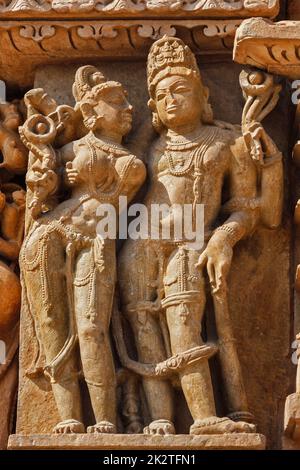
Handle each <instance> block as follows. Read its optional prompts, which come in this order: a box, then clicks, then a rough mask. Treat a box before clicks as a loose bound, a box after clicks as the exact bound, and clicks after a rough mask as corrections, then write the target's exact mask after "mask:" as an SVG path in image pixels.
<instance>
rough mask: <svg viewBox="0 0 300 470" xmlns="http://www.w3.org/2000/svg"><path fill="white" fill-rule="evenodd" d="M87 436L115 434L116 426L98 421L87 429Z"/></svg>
mask: <svg viewBox="0 0 300 470" xmlns="http://www.w3.org/2000/svg"><path fill="white" fill-rule="evenodd" d="M87 432H88V433H89V434H96V433H99V434H115V433H116V432H117V430H116V426H115V425H114V424H112V423H110V422H109V421H100V422H99V423H96V424H94V425H93V426H89V427H88V428H87Z"/></svg>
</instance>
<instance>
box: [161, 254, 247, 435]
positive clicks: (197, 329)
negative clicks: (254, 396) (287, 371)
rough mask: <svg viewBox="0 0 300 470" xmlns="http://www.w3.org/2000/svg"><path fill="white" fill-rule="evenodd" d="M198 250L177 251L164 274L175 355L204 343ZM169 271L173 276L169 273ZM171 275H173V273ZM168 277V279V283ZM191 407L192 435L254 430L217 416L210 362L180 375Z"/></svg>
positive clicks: (202, 287)
mask: <svg viewBox="0 0 300 470" xmlns="http://www.w3.org/2000/svg"><path fill="white" fill-rule="evenodd" d="M198 256H199V255H198V253H197V252H194V251H191V250H189V251H186V250H183V249H181V248H180V249H178V250H176V251H175V252H174V253H173V254H172V255H171V257H170V260H169V264H168V268H167V273H166V276H165V301H164V305H165V306H166V315H167V322H168V327H169V331H170V339H171V348H172V354H177V353H180V352H183V351H186V350H188V349H190V348H193V347H196V346H199V345H201V344H203V341H202V339H201V321H202V317H203V314H204V308H205V301H206V299H205V288H204V279H203V276H202V274H201V273H199V272H197V271H196V270H195V268H194V265H195V263H196V260H197V258H198ZM168 273H170V275H169V276H168ZM171 274H172V275H171ZM168 279H169V282H168ZM179 377H180V380H181V386H182V390H183V393H184V395H185V398H186V401H187V404H188V407H189V410H190V412H191V415H192V417H193V419H194V424H193V425H192V426H191V429H190V432H191V433H192V434H205V433H207V434H216V433H217V434H219V433H225V432H243V431H244V432H251V431H253V430H254V428H253V426H252V425H248V424H247V423H241V422H240V423H234V422H233V421H231V420H230V419H229V418H217V417H216V410H215V403H214V395H213V388H212V383H211V377H210V371H209V365H208V361H207V360H202V361H201V362H197V363H195V364H192V365H189V366H187V367H186V368H185V369H184V370H183V371H182V372H180V374H179Z"/></svg>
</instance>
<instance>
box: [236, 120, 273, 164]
mask: <svg viewBox="0 0 300 470" xmlns="http://www.w3.org/2000/svg"><path fill="white" fill-rule="evenodd" d="M244 139H245V142H246V145H247V148H248V149H249V151H250V154H251V156H252V158H253V160H255V161H256V162H257V163H259V164H261V165H263V164H264V163H265V159H267V158H271V157H274V156H275V155H277V154H278V153H279V151H278V148H277V146H276V144H275V143H274V142H273V140H272V139H271V137H270V136H269V135H268V134H267V132H266V131H265V129H264V128H263V126H262V125H261V124H260V123H259V122H253V123H251V124H250V125H249V127H248V129H247V131H246V133H245V134H244Z"/></svg>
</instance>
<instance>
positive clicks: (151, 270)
mask: <svg viewBox="0 0 300 470" xmlns="http://www.w3.org/2000/svg"><path fill="white" fill-rule="evenodd" d="M149 250H151V247H150V248H149V246H147V245H146V244H145V243H143V242H132V241H131V240H129V241H128V242H126V244H125V247H124V249H123V251H122V253H121V256H120V260H119V270H118V277H119V283H120V296H121V303H122V309H123V311H124V313H125V314H126V316H127V318H128V320H129V322H130V325H131V327H132V330H133V334H134V338H135V344H136V348H137V352H138V359H139V361H140V362H143V363H158V362H160V361H163V360H165V359H166V357H167V355H166V350H165V346H164V341H163V337H162V332H161V328H160V325H159V321H158V315H159V312H156V313H151V312H150V311H149V310H151V307H152V306H153V307H155V300H156V298H157V282H158V260H157V257H156V254H155V252H154V251H152V250H151V253H149V252H148V251H149ZM143 305H144V306H145V307H146V308H148V309H149V310H147V309H146V310H143V308H142V307H143ZM143 388H144V392H145V395H146V399H147V404H148V408H149V413H150V416H151V419H152V422H151V424H150V425H149V426H147V427H146V428H145V430H144V432H145V433H151V434H174V433H175V429H174V425H173V414H174V411H173V396H172V388H171V385H170V383H169V382H167V381H166V380H158V379H153V378H146V377H145V378H143Z"/></svg>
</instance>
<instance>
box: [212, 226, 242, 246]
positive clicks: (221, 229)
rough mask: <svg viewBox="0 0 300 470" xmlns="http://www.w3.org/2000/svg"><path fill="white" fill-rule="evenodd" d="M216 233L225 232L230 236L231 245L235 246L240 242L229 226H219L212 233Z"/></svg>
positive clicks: (237, 235)
mask: <svg viewBox="0 0 300 470" xmlns="http://www.w3.org/2000/svg"><path fill="white" fill-rule="evenodd" d="M216 232H226V233H228V234H229V235H230V239H231V243H232V245H235V243H237V242H238V241H239V240H240V236H239V234H238V233H237V231H236V230H235V229H234V228H233V227H230V226H229V225H220V227H218V228H216V230H215V231H214V233H216Z"/></svg>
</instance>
